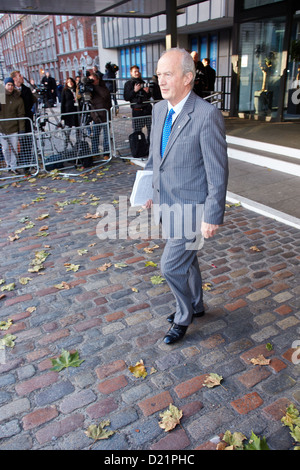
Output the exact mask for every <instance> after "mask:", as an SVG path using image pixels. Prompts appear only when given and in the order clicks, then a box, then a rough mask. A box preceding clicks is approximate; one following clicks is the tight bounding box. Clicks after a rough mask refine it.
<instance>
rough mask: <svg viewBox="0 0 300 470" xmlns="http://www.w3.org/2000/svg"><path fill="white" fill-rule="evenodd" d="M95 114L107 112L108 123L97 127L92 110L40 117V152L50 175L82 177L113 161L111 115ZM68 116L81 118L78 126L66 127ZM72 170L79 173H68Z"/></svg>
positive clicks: (38, 125)
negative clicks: (52, 172) (65, 120)
mask: <svg viewBox="0 0 300 470" xmlns="http://www.w3.org/2000/svg"><path fill="white" fill-rule="evenodd" d="M92 112H93V113H98V112H101V113H103V112H104V113H105V114H106V122H105V123H102V122H101V123H94V122H93V121H92V120H91V116H90V113H91V111H90V110H85V111H78V112H76V113H65V114H52V115H48V114H45V115H42V116H39V117H38V119H37V120H36V130H37V141H38V148H39V151H40V155H41V159H42V164H43V168H44V170H45V171H46V172H50V171H52V170H54V169H57V170H59V173H62V174H63V175H65V176H79V175H81V174H83V173H86V172H88V171H91V169H94V168H98V167H99V166H103V165H104V164H107V163H108V162H109V161H110V160H111V158H112V157H111V141H110V140H111V139H110V128H109V113H108V111H107V110H105V109H96V110H94V109H93V110H92ZM67 116H72V118H73V120H75V119H76V118H77V123H78V126H73V127H69V126H65V125H63V123H62V121H64V118H65V117H67ZM71 168H73V169H76V173H68V172H67V170H69V169H71ZM77 169H78V171H77Z"/></svg>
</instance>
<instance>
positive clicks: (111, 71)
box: [103, 62, 119, 106]
mask: <svg viewBox="0 0 300 470" xmlns="http://www.w3.org/2000/svg"><path fill="white" fill-rule="evenodd" d="M118 70H119V67H118V66H117V65H116V64H112V63H111V62H107V64H105V74H104V75H103V80H104V83H105V85H106V86H107V88H108V89H109V91H110V94H111V97H112V99H113V101H114V103H115V106H118V102H117V96H116V95H117V84H116V74H117V72H118Z"/></svg>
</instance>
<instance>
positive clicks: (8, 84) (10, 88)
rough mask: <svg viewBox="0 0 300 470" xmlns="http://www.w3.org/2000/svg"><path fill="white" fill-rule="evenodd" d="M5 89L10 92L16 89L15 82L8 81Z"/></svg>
mask: <svg viewBox="0 0 300 470" xmlns="http://www.w3.org/2000/svg"><path fill="white" fill-rule="evenodd" d="M5 89H6V90H7V91H8V93H12V92H13V91H14V84H13V83H10V82H8V83H7V84H6V85H5Z"/></svg>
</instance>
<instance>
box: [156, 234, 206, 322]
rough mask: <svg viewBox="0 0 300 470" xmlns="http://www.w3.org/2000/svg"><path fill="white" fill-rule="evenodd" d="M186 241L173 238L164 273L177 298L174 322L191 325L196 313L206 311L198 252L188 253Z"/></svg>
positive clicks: (166, 252)
mask: <svg viewBox="0 0 300 470" xmlns="http://www.w3.org/2000/svg"><path fill="white" fill-rule="evenodd" d="M189 241H190V240H187V239H186V238H182V239H174V238H169V239H168V240H167V242H166V246H165V249H164V252H163V254H162V258H161V272H162V275H163V276H164V278H165V279H166V281H167V283H168V285H169V287H170V289H171V291H172V293H173V295H174V296H175V299H176V313H175V318H174V322H175V323H177V325H182V326H188V325H189V324H190V323H191V322H192V318H193V313H194V312H201V311H202V310H204V306H203V291H202V277H201V272H200V268H199V263H198V258H197V250H187V249H186V243H187V242H189Z"/></svg>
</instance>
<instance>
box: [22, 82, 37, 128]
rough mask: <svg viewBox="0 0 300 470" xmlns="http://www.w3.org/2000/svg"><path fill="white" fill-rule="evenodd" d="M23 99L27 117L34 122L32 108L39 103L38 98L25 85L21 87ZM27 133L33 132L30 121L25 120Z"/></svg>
mask: <svg viewBox="0 0 300 470" xmlns="http://www.w3.org/2000/svg"><path fill="white" fill-rule="evenodd" d="M21 97H22V99H23V102H24V108H25V116H26V117H28V118H29V119H31V120H32V121H33V112H32V107H33V105H34V103H36V102H37V98H36V97H35V96H34V95H33V93H32V91H31V89H30V88H29V87H28V86H26V85H24V84H22V86H21ZM25 131H26V132H32V127H31V124H30V122H29V121H28V119H25Z"/></svg>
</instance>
